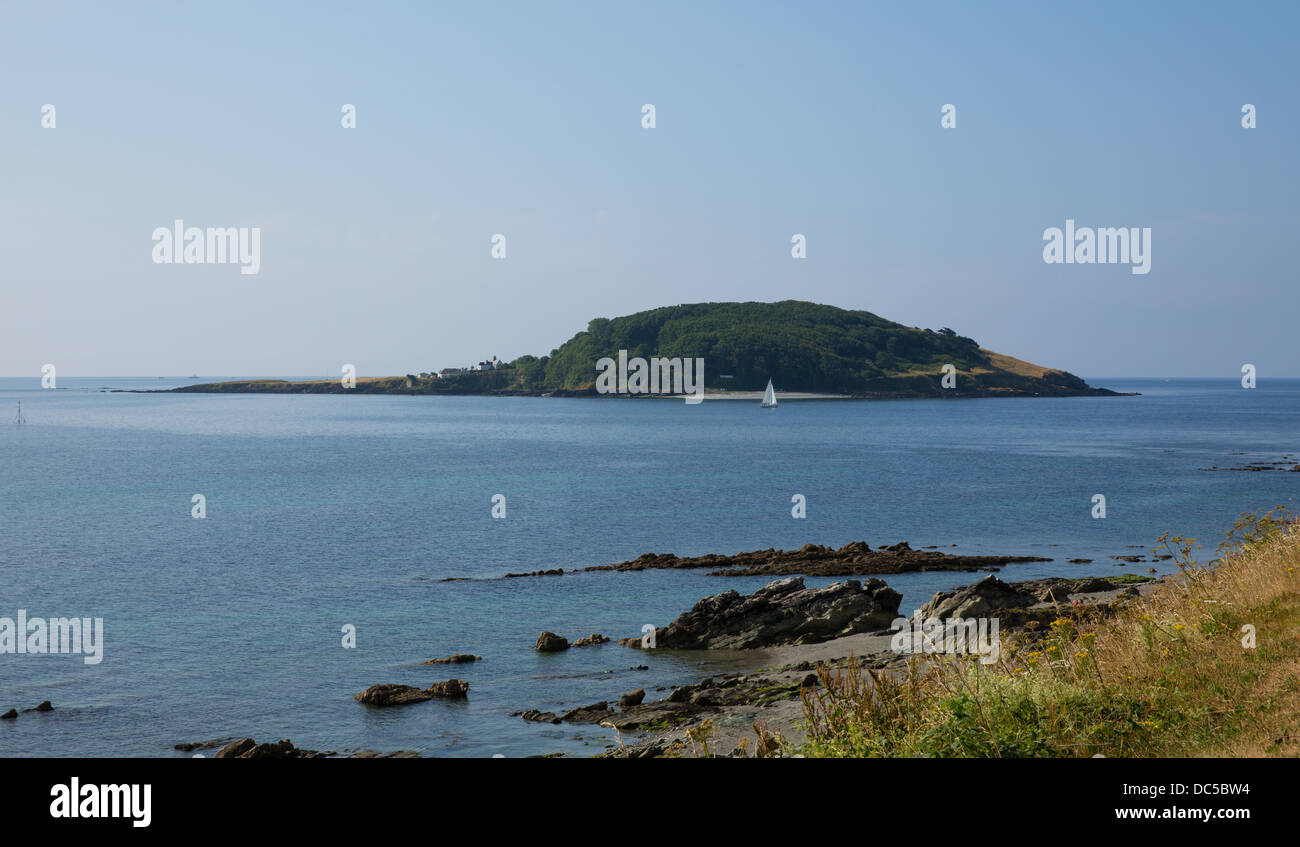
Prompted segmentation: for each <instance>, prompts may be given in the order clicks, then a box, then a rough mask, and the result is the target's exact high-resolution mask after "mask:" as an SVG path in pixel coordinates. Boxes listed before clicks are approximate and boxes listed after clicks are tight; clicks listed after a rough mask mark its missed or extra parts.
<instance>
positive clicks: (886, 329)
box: [515, 300, 1109, 396]
mask: <svg viewBox="0 0 1300 847" xmlns="http://www.w3.org/2000/svg"><path fill="white" fill-rule="evenodd" d="M619 350H626V351H627V355H628V357H629V358H630V357H635V356H640V357H643V358H647V359H648V358H650V357H652V356H658V357H661V358H674V357H678V356H680V357H682V358H702V359H704V366H705V386H706V387H707V388H709V389H728V390H752V391H757V390H761V389H762V388H763V387H764V386H765V385H766V384H767V380H768V379H769V378H770V379H771V380H772V382H773V383H774V384H775V385H776V386H777V387H778V388H779V389H780V390H782V391H807V392H821V393H829V394H851V395H875V396H881V395H890V396H909V395H929V394H939V393H940V391H941V390H942V389H941V387H940V384H939V378H940V376H941V375H942V368H943V366H944V365H945V364H951V365H952V366H953V367H954V368H956V370H957V386H956V389H955V390H956V392H957V393H1027V394H1078V393H1109V392H1102V391H1100V390H1097V389H1091V388H1090V387H1089V386H1088V385H1087V383H1085V382H1084V381H1083V380H1082V379H1079V378H1078V377H1076V376H1074V375H1072V374H1069V373H1067V372H1065V371H1059V370H1053V369H1050V368H1042V367H1038V366H1035V365H1030V364H1028V363H1027V362H1019V361H1017V360H1015V359H1011V358H1009V357H1005V356H1000V355H999V354H997V353H993V352H992V351H989V350H984V349H982V348H981V347H980V346H979V345H978V344H977V343H976V342H975V341H974V340H973V339H970V338H967V337H965V336H962V335H958V334H957V333H956V332H954V331H953V330H951V329H948V328H943V329H940V330H938V331H937V332H936V331H934V330H929V329H916V328H913V327H907V326H903V325H902V324H898V323H894V322H893V321H889V320H886V319H884V318H882V317H880V316H878V315H874V314H872V313H871V312H862V311H850V310H847V309H839V308H836V307H834V306H823V305H819V304H816V303H806V302H802V301H799V300H784V301H781V302H779V303H692V304H687V305H681V306H666V307H663V308H659V309H651V310H650V311H647V312H638V313H636V314H634V315H627V316H626V317H621V318H613V319H609V318H596V319H595V320H593V321H591V322H590V323H589V324H588V325H587V330H586V331H585V332H580V333H578V334H577V335H575V336H574V337H573V338H571V339H569V341H567V342H565V343H564V344H563V345H561V346H560V347H559V348H558V349H556V350H553V351H551V354H550V356H547V357H543V358H541V359H534V358H532V357H523V358H521V359H520V360H518V361H517V362H516V363H515V364H516V366H517V367H518V369H519V382H518V384H519V385H520V387H524V388H531V389H535V390H550V391H565V392H570V391H577V392H582V391H590V390H594V389H593V386H594V383H595V378H596V373H597V371H596V362H597V361H598V360H599V359H600V358H602V357H605V356H609V357H616V356H617V355H618V351H619ZM724 377H730V379H727V378H724Z"/></svg>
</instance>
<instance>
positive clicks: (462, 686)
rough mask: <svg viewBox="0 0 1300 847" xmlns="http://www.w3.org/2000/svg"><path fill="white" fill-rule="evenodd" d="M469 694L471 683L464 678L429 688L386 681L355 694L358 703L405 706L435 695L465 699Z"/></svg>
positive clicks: (429, 698) (436, 684)
mask: <svg viewBox="0 0 1300 847" xmlns="http://www.w3.org/2000/svg"><path fill="white" fill-rule="evenodd" d="M468 696H469V683H468V682H466V681H465V680H463V679H449V680H447V681H446V682H435V683H434V684H433V685H431V686H429V687H428V688H416V687H415V686H414V685H393V684H391V683H384V684H381V685H372V686H370V687H369V688H367V689H366V690H365V691H362V692H360V693H359V694H356V695H354V696H353V699H354V700H356V701H357V702H358V703H365V704H366V705H367V706H404V705H406V704H408V703H422V702H424V701H425V700H432V699H434V698H435V697H442V698H446V699H453V700H456V699H463V698H465V697H468Z"/></svg>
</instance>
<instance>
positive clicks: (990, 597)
mask: <svg viewBox="0 0 1300 847" xmlns="http://www.w3.org/2000/svg"><path fill="white" fill-rule="evenodd" d="M1036 602H1038V598H1037V597H1036V596H1035V595H1034V594H1033V593H1032V592H1030V591H1023V590H1021V589H1020V588H1018V587H1016V586H1014V585H1011V584H1009V583H1005V582H1003V581H1002V580H1000V579H998V578H997V577H996V576H993V575H992V574H989V575H988V576H986V577H984V578H983V579H979V580H976V581H975V582H972V583H971V584H970V585H967V586H964V587H962V588H959V589H957V590H956V591H940V592H939V593H937V594H935V595H934V597H932V598H931V599H930V602H928V603H926V604H925V605H924V606H922V607H921V619H922V620H931V619H933V618H940V619H943V620H947V619H948V618H988V617H993V614H994V613H995V612H997V611H999V610H1001V609H1020V608H1023V607H1025V606H1032V605H1033V604H1034V603H1036Z"/></svg>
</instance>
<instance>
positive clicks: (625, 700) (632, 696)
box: [618, 688, 645, 712]
mask: <svg viewBox="0 0 1300 847" xmlns="http://www.w3.org/2000/svg"><path fill="white" fill-rule="evenodd" d="M644 699H645V689H644V688H638V689H637V690H636V691H629V692H628V693H626V694H624V695H623V696H622V697H620V698H618V707H619V708H620V709H622V710H623V711H625V712H626V711H627V710H628V709H630V708H632V707H633V706H640V705H641V701H642V700H644Z"/></svg>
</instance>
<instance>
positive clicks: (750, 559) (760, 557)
mask: <svg viewBox="0 0 1300 847" xmlns="http://www.w3.org/2000/svg"><path fill="white" fill-rule="evenodd" d="M1050 561H1051V559H1042V558H1038V557H1035V556H963V555H953V554H950V553H939V552H937V551H934V550H913V549H912V547H911V545H909V544H908V543H907V542H906V541H900V542H898V543H897V544H888V545H885V546H883V547H880V548H879V549H876V550H872V549H871V548H870V547H869V546H868V545H867V543H866V542H865V541H853V542H851V543H849V544H845V545H844V546H843V547H840V548H839V549H835V548H831V547H824V546H822V545H820V544H805V545H804V546H802V547H800V548H799V549H798V550H773V549H768V550H756V551H754V552H750V553H737V554H735V555H734V556H722V555H708V556H695V557H685V558H683V557H678V556H674V555H672V554H671V553H659V554H656V553H646V554H645V555H643V556H640V557H639V558H636V559H632V560H630V561H627V562H620V563H619V564H617V565H597V566H595V567H589V568H584V569H583V570H588V571H641V570H650V569H662V568H711V569H712V570H710V574H712V575H714V576H787V575H793V574H803V575H805V576H854V575H861V574H893V573H912V572H914V571H942V570H946V571H979V570H996V569H997V568H1000V567H1002V566H1003V565H1006V564H1009V563H1013V562H1050Z"/></svg>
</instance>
